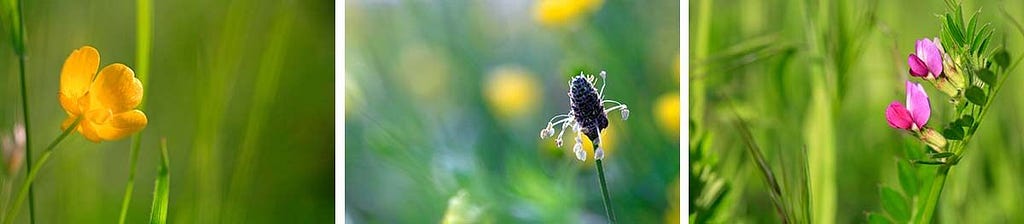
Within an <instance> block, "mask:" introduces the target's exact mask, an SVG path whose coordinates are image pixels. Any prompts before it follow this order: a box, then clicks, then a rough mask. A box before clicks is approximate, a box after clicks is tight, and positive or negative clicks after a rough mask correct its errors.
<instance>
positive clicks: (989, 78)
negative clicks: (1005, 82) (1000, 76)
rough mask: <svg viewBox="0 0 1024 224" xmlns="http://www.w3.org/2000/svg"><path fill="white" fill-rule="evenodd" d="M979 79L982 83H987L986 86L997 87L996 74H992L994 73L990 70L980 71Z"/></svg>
mask: <svg viewBox="0 0 1024 224" xmlns="http://www.w3.org/2000/svg"><path fill="white" fill-rule="evenodd" d="M978 78H980V79H981V81H982V82H985V84H987V85H988V86H995V85H996V73H992V71H989V70H988V69H982V70H981V71H978Z"/></svg>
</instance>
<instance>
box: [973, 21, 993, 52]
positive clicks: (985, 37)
mask: <svg viewBox="0 0 1024 224" xmlns="http://www.w3.org/2000/svg"><path fill="white" fill-rule="evenodd" d="M988 27H989V24H988V23H986V24H985V25H984V26H981V29H982V30H981V33H979V34H978V35H977V36H974V39H973V40H972V41H971V50H972V51H973V53H974V54H975V55H980V54H981V53H982V52H983V51H984V50H985V48H987V47H988V43H989V40H991V39H992V33H993V32H994V31H992V29H986V28H988Z"/></svg>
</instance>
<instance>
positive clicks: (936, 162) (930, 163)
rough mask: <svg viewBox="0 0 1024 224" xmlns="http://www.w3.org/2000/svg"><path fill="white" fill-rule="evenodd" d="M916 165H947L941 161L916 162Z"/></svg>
mask: <svg viewBox="0 0 1024 224" xmlns="http://www.w3.org/2000/svg"><path fill="white" fill-rule="evenodd" d="M914 164H922V165H943V164H946V163H944V162H939V161H929V160H914Z"/></svg>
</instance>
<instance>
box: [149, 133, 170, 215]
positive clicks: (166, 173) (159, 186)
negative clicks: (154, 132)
mask: <svg viewBox="0 0 1024 224" xmlns="http://www.w3.org/2000/svg"><path fill="white" fill-rule="evenodd" d="M170 164H171V162H170V159H169V158H167V139H160V165H159V166H158V167H157V176H156V183H155V184H154V187H153V207H152V208H151V210H150V212H149V223H151V224H153V223H159V224H163V223H167V202H168V201H169V200H170V197H169V196H170V193H171V172H170Z"/></svg>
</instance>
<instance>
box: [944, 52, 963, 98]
mask: <svg viewBox="0 0 1024 224" xmlns="http://www.w3.org/2000/svg"><path fill="white" fill-rule="evenodd" d="M944 59H945V60H942V65H943V66H942V67H944V68H943V74H944V75H945V76H946V79H948V80H949V83H950V84H952V86H953V87H954V88H956V89H958V90H962V89H964V87H965V85H967V83H966V81H965V80H964V74H963V73H961V72H960V68H959V66H958V65H959V63H956V62H955V61H954V60H953V59H951V58H950V57H949V56H948V55H947V56H946V57H944ZM956 61H959V60H956Z"/></svg>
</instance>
